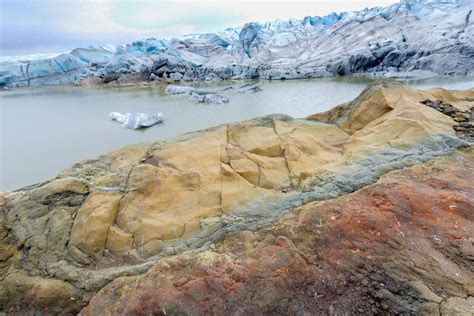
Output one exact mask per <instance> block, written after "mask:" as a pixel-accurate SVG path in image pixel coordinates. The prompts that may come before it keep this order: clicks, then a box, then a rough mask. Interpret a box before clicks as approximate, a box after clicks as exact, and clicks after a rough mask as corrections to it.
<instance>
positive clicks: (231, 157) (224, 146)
mask: <svg viewBox="0 0 474 316" xmlns="http://www.w3.org/2000/svg"><path fill="white" fill-rule="evenodd" d="M426 99H430V100H439V101H440V102H441V101H442V102H447V103H449V104H451V105H453V106H454V107H456V108H457V109H462V110H466V109H469V108H471V107H472V106H474V102H473V100H474V90H473V89H471V90H467V91H446V90H442V89H431V90H427V91H418V90H414V89H411V88H408V87H404V86H401V85H400V84H398V83H393V82H381V83H377V84H374V85H371V86H369V87H368V88H367V89H366V90H365V91H364V92H362V94H361V95H360V96H359V97H358V98H357V99H355V100H354V101H352V102H349V103H347V104H344V105H342V106H340V107H337V108H336V109H334V110H333V111H330V112H328V113H322V114H318V115H315V116H312V117H311V118H309V119H293V118H291V117H288V116H284V115H271V116H266V117H261V118H256V119H253V120H250V121H247V122H242V123H234V124H228V125H223V126H218V127H215V128H210V129H207V130H203V131H199V132H193V133H188V134H184V135H182V136H179V137H177V138H175V139H172V140H168V141H160V142H156V143H153V144H149V145H132V146H127V147H125V148H122V149H120V150H116V151H114V152H111V153H108V154H106V155H103V156H101V157H99V158H98V159H93V160H87V161H83V162H80V163H78V164H76V165H74V166H73V167H72V168H70V169H68V170H65V171H63V172H62V173H61V174H60V175H59V176H58V177H57V178H56V179H54V180H52V181H49V182H46V183H44V184H39V185H36V186H32V187H30V188H25V189H23V190H22V191H19V192H12V193H9V194H6V196H5V197H2V199H1V201H2V203H1V204H0V210H1V212H0V223H1V225H0V249H1V250H2V251H3V253H2V255H0V276H1V275H3V276H4V277H6V279H5V280H7V279H8V278H10V279H8V280H10V281H8V282H10V283H8V287H9V288H10V287H11V280H12V279H11V277H13V276H14V275H16V274H14V273H17V272H19V273H22V275H30V276H34V277H37V278H38V279H34V280H35V281H34V282H36V281H38V282H43V281H42V279H48V278H49V279H52V280H56V281H58V280H61V281H60V282H64V283H66V284H67V286H72V287H74V288H75V289H79V292H80V293H82V294H81V295H83V294H84V293H85V292H96V291H98V290H99V289H101V288H102V287H104V286H105V285H106V284H107V283H109V282H111V281H112V280H114V279H117V278H120V277H128V276H134V275H140V274H143V273H145V272H146V271H147V270H149V269H150V268H151V267H153V266H154V264H155V263H156V262H157V261H156V260H158V259H159V258H163V257H165V258H170V256H172V255H181V254H186V255H188V256H191V257H190V258H191V259H190V261H189V262H191V263H192V262H194V261H193V260H194V259H193V258H194V257H193V256H194V254H195V253H196V252H202V251H208V252H205V253H209V252H210V253H211V254H210V255H209V256H204V255H202V256H200V257H199V258H201V259H202V260H203V262H204V261H206V262H208V263H209V264H210V265H214V264H216V261H215V259H216V257H215V256H214V255H213V254H212V251H211V250H212V249H215V247H216V244H218V243H219V241H220V240H222V239H223V238H225V237H226V236H228V235H231V234H239V233H240V232H242V231H248V233H245V234H244V235H245V236H241V237H242V238H243V240H242V241H241V243H242V244H245V245H244V246H242V247H244V248H245V249H252V247H251V246H250V244H252V245H257V244H258V243H260V242H264V244H265V245H267V244H269V243H273V242H275V243H276V244H275V247H274V246H271V247H268V248H265V247H264V248H265V249H264V251H267V253H265V258H266V259H265V260H267V259H268V260H269V261H268V265H269V266H273V265H274V267H275V269H274V270H272V271H270V272H269V271H266V270H265V269H264V270H265V271H263V272H262V273H270V274H272V275H276V276H278V275H281V274H282V273H286V270H285V266H284V265H281V264H279V262H280V263H281V262H287V261H285V260H286V259H285V258H284V257H283V256H287V257H292V256H296V255H297V254H298V251H296V250H295V248H294V246H292V243H291V242H290V241H289V240H287V239H285V238H274V237H275V236H273V237H268V238H270V239H271V240H270V239H268V240H266V239H265V238H267V237H262V239H259V240H254V239H253V237H252V236H253V235H252V233H251V232H252V231H257V230H260V229H265V227H270V226H271V225H272V224H273V223H275V222H276V221H278V220H279V219H280V218H282V216H284V214H287V213H288V214H290V215H289V216H291V214H292V213H293V212H296V211H295V210H299V209H300V207H301V206H304V205H307V204H308V203H311V202H314V201H321V200H330V199H334V198H337V197H339V196H344V195H346V194H348V193H351V192H354V191H356V190H359V189H361V188H364V187H367V186H369V185H371V184H373V183H374V182H376V181H377V179H379V178H380V177H381V176H383V175H384V174H386V173H388V172H390V171H392V170H396V169H402V168H404V167H407V166H411V165H416V164H421V163H423V162H426V161H428V160H431V159H434V158H436V157H438V156H442V155H448V154H450V153H452V152H453V151H455V150H457V149H458V148H461V147H466V146H469V144H468V143H466V142H465V141H464V140H462V139H460V138H458V136H457V135H456V133H455V131H454V129H453V126H455V125H456V124H458V123H457V122H455V121H454V120H453V118H451V117H449V116H447V115H444V114H442V113H441V112H438V111H437V110H435V109H433V108H430V107H428V106H426V105H425V104H422V103H421V101H423V100H426ZM463 113H464V112H463ZM314 119H320V120H321V121H324V122H321V121H314ZM374 201H377V199H376V198H374ZM374 203H376V202H374ZM329 211H330V210H328V212H329ZM330 216H332V215H328V218H330ZM326 220H327V218H326ZM369 222H370V220H369ZM322 223H323V219H322V218H321V223H319V222H314V223H313V224H314V227H312V228H311V231H312V232H313V233H315V234H316V233H318V234H319V233H322V232H323V231H322V230H321V231H320V230H319V228H318V227H319V226H318V225H322ZM295 225H296V224H295ZM313 229H316V230H315V231H313ZM251 235H252V236H251ZM239 236H240V235H239ZM268 236H269V235H268ZM244 237H245V238H244ZM306 237H307V236H305V235H304V234H302V235H301V236H299V237H298V238H302V239H305V238H306ZM239 238H240V237H239ZM295 238H296V237H295ZM298 238H296V239H298ZM374 238H375V237H374ZM296 239H295V240H296ZM227 243H229V241H227ZM357 245H359V246H360V244H357ZM394 247H395V246H394ZM280 248H284V249H286V250H285V251H288V252H287V253H286V252H285V253H282V254H279V252H278V251H277V250H278V249H280ZM210 249H211V250H210ZM314 256H315V258H316V257H317V255H314ZM335 257H337V256H335ZM180 258H182V257H180ZM219 258H220V259H218V260H222V262H227V261H226V260H228V259H229V258H228V257H226V256H225V255H224V256H223V257H222V256H219ZM272 258H273V259H272ZM315 258H306V259H303V258H300V259H301V260H302V261H301V260H300V259H298V260H300V261H298V262H295V264H296V265H299V264H301V263H302V262H303V261H304V262H310V261H311V260H313V259H314V260H316V259H315ZM201 259H200V260H201ZM252 260H256V261H255V262H254V263H255V265H254V266H255V267H260V268H262V267H263V266H265V265H266V264H262V262H260V263H259V262H258V258H253V257H252V259H251V260H250V261H249V262H247V264H248V266H249V267H252V266H253V264H252ZM272 260H274V261H272ZM185 261H186V260H184V261H182V260H181V259H179V258H178V259H176V262H185ZM160 262H161V263H160V264H163V265H165V263H166V264H168V261H166V260H165V261H160ZM219 262H221V261H219ZM201 263H202V262H201ZM201 263H199V264H201ZM183 264H185V263H183ZM305 264H306V263H305ZM231 266H232V267H233V269H239V268H238V265H235V266H234V264H232V265H231ZM251 273H252V275H255V276H256V277H257V278H258V277H259V276H261V275H260V274H259V273H260V272H259V271H253V270H252V271H251ZM314 273H317V271H316V272H314ZM183 277H185V276H183ZM263 277H265V278H267V277H268V275H266V274H265V275H264V276H263ZM236 278H237V279H235V280H234V279H232V280H233V281H229V282H231V283H232V282H234V283H235V284H237V283H238V282H237V280H238V278H239V276H236ZM132 279H133V280H135V278H130V280H132ZM211 279H212V278H211ZM303 279H304V278H303ZM121 280H122V281H121V282H122V283H123V282H125V281H124V279H121ZM3 282H4V281H0V287H1V286H2V284H3ZM21 282H23V283H24V284H25V285H27V284H30V282H32V281H31V280H30V279H25V278H23V279H21ZM45 282H46V281H45ZM133 282H135V281H133ZM176 282H177V284H183V286H184V284H186V280H181V281H180V280H176ZM196 282H198V281H196ZM199 282H201V281H199ZM236 282H237V283H236ZM272 282H273V281H272ZM56 284H57V288H63V285H64V284H63V283H61V284H59V283H54V282H53V283H48V286H51V287H56ZM416 284H418V285H420V284H419V283H415V285H416ZM155 286H157V285H156V284H155ZM188 286H189V288H188V290H187V292H186V293H188V294H189V295H191V296H193V297H195V298H196V299H197V300H198V301H199V300H200V299H201V298H202V297H201V294H202V293H201V292H200V289H201V288H202V286H201V285H200V284H197V283H196V284H189V285H188ZM235 286H238V285H235ZM268 286H269V287H272V285H268ZM39 288H40V287H39ZM418 288H419V289H423V287H422V285H420V286H419V287H418ZM0 290H1V288H0ZM122 290H123V289H120V291H122ZM235 290H236V291H237V289H236V288H235ZM65 291H66V290H65ZM68 291H69V290H68ZM125 292H126V291H124V293H125ZM15 293H17V292H15ZM18 293H19V292H18ZM18 293H17V294H15V295H16V296H18V295H20V296H21V295H23V294H21V293H20V294H18ZM117 293H118V292H117ZM200 293H201V294H200ZM265 293H266V292H265ZM427 293H428V292H427ZM244 294H245V293H244ZM244 294H243V295H244ZM286 294H288V293H286ZM28 295H30V294H28ZM55 295H56V294H55ZM312 295H316V294H314V293H313V294H312ZM318 295H319V294H317V295H316V296H318ZM278 297H279V299H280V298H281V299H282V300H283V299H284V297H285V295H283V294H282V296H281V297H280V296H278ZM426 297H432V296H429V295H428V296H426ZM262 299H264V298H262ZM7 301H8V302H6V303H4V306H8V308H7V307H2V306H0V311H2V310H7V309H8V310H9V311H10V310H13V307H12V306H14V305H15V304H16V303H14V304H13V305H12V304H11V302H13V301H12V300H11V299H7ZM15 302H16V301H15ZM83 304H86V301H84V303H83ZM24 310H25V311H31V310H30V309H28V308H25V309H24ZM255 311H257V310H255ZM294 312H295V313H297V311H294Z"/></svg>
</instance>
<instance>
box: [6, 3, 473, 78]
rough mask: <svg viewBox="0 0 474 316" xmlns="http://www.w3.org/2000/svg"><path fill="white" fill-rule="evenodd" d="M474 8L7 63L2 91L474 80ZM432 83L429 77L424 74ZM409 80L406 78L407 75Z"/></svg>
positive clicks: (253, 26) (282, 26)
mask: <svg viewBox="0 0 474 316" xmlns="http://www.w3.org/2000/svg"><path fill="white" fill-rule="evenodd" d="M473 9H474V2H473V1H472V0H449V1H446V0H402V1H400V2H399V3H396V4H393V5H391V6H389V7H387V8H379V7H376V8H372V9H365V10H362V11H359V12H343V13H332V14H330V15H328V16H324V17H319V16H307V17H305V18H304V19H302V20H296V19H291V20H289V21H274V22H267V23H257V22H252V23H247V24H245V25H244V26H243V27H238V28H229V29H227V30H225V31H223V32H218V33H208V34H195V35H188V36H183V37H181V38H177V39H171V40H164V39H147V40H142V41H136V42H133V43H131V44H129V45H122V46H118V47H115V46H106V47H87V48H77V49H74V50H73V51H71V52H70V53H65V54H59V55H57V56H52V57H50V58H44V57H41V58H31V57H26V58H21V57H19V58H10V59H6V60H4V61H3V62H0V86H7V87H18V86H38V85H48V84H65V83H76V82H79V81H80V80H82V79H84V78H87V77H101V78H102V80H103V81H104V82H106V83H108V82H110V81H115V80H119V81H120V80H125V81H127V77H129V76H130V75H131V74H133V75H134V77H133V78H134V80H144V81H147V80H148V81H149V80H155V79H159V78H163V77H165V78H170V79H171V80H176V81H180V80H188V81H190V80H211V81H215V80H222V79H231V78H266V79H283V78H286V79H290V78H312V77H327V76H339V75H349V74H360V73H376V72H383V73H385V74H387V73H389V74H390V73H392V74H393V73H400V72H402V73H404V72H410V73H412V75H415V76H420V75H434V74H441V75H466V74H470V75H472V74H474V62H473V60H474V46H473V44H472V43H474V22H473V20H474V18H473V17H472V11H473ZM420 72H421V73H423V74H421V73H420ZM402 75H406V74H402Z"/></svg>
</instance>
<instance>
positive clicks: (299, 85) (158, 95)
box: [0, 78, 474, 191]
mask: <svg viewBox="0 0 474 316" xmlns="http://www.w3.org/2000/svg"><path fill="white" fill-rule="evenodd" d="M369 82H371V80H370V79H367V78H334V79H311V80H294V81H271V82H264V83H263V85H262V89H263V91H262V92H258V93H254V94H231V95H230V98H231V100H230V102H229V103H227V104H219V105H217V104H195V103H190V102H188V101H187V99H188V97H187V96H185V95H173V96H168V95H165V94H164V92H163V88H129V89H107V90H86V89H81V88H74V87H68V88H64V87H61V88H58V87H54V88H41V89H39V88H37V89H19V90H8V91H1V92H0V125H1V126H0V148H1V156H0V191H7V190H13V189H17V188H20V187H23V186H26V185H30V184H34V183H37V182H41V181H45V180H47V179H50V178H52V177H54V176H55V175H57V174H58V173H59V172H60V171H61V170H63V169H65V168H67V167H70V166H71V165H72V164H74V163H75V162H77V161H80V160H83V159H88V158H94V157H97V156H98V155H100V154H102V153H105V152H107V151H110V150H112V149H116V148H119V147H121V146H124V145H127V144H132V143H147V142H152V141H155V140H159V139H166V138H170V137H174V136H177V135H179V134H182V133H184V132H189V131H193V130H198V129H203V128H207V127H210V126H214V125H218V124H223V123H229V122H236V121H241V120H246V119H250V118H253V117H256V116H261V115H266V114H272V113H284V114H288V115H291V116H293V117H304V116H307V115H310V114H313V113H317V112H321V111H325V110H328V109H330V108H332V107H334V106H336V105H338V104H341V103H343V102H346V101H349V100H351V99H353V98H354V97H356V96H357V95H358V94H359V93H360V92H361V91H362V90H363V89H364V87H365V86H366V85H367V84H368V83H369ZM408 83H409V84H410V85H413V86H416V87H421V88H428V87H435V86H442V87H445V88H450V89H466V88H471V87H473V86H474V79H466V78H437V79H430V80H424V81H410V82H408ZM236 84H243V83H242V82H237V83H236ZM220 85H221V86H226V85H227V86H228V85H229V83H224V84H222V83H221V84H220ZM113 111H116V112H145V113H154V112H163V113H164V114H165V116H166V118H167V119H166V120H165V122H164V123H162V124H159V125H155V126H153V127H151V128H148V129H143V130H138V131H136V130H126V129H122V128H121V127H120V124H118V123H116V122H113V121H111V120H110V119H109V117H108V113H109V112H113Z"/></svg>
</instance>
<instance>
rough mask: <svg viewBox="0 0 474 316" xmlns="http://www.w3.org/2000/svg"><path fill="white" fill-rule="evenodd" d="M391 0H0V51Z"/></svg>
mask: <svg viewBox="0 0 474 316" xmlns="http://www.w3.org/2000/svg"><path fill="white" fill-rule="evenodd" d="M393 2H395V1H394V0H338V1H323V0H311V1H309V0H307V1H306V0H296V1H290V0H287V1H271V0H259V1H250V0H219V1H209V0H204V1H203V0H154V1H152V0H136V1H132V0H76V1H71V0H42V1H34V0H1V2H0V6H1V7H0V35H1V36H0V54H1V55H17V54H28V53H49V52H61V51H69V50H71V49H73V48H75V47H79V46H87V45H103V44H110V43H112V44H120V43H127V42H130V41H132V40H134V39H140V38H148V37H163V38H170V37H176V36H180V35H184V34H189V33H196V32H212V31H218V30H223V29H225V28H227V27H230V26H239V25H243V24H244V23H246V22H250V21H271V20H275V19H288V18H291V17H295V18H302V17H304V16H307V15H325V14H328V13H330V12H332V11H352V10H360V9H363V8H364V7H367V6H368V7H372V6H374V5H388V4H390V3H393Z"/></svg>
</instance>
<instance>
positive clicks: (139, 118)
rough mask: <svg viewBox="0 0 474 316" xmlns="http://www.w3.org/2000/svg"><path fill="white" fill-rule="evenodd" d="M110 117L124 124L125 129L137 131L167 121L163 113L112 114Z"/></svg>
mask: <svg viewBox="0 0 474 316" xmlns="http://www.w3.org/2000/svg"><path fill="white" fill-rule="evenodd" d="M109 116H110V118H111V119H112V120H115V121H117V122H120V123H122V127H123V128H130V129H137V128H142V127H149V126H152V125H154V124H157V123H160V122H163V120H164V119H165V117H164V115H163V113H154V114H147V113H119V112H111V113H109Z"/></svg>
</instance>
